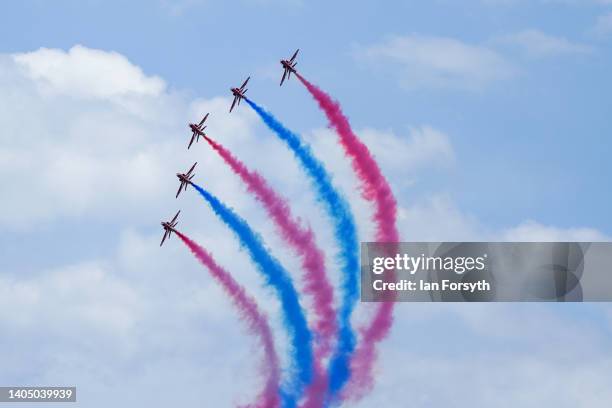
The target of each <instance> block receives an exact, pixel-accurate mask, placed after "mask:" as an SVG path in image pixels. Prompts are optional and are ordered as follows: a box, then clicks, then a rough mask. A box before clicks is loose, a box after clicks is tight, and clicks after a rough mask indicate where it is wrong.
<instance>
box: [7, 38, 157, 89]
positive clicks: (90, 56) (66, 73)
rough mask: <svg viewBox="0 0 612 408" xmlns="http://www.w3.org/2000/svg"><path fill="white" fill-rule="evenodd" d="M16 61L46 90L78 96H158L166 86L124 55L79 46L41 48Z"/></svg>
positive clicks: (19, 57)
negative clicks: (147, 74)
mask: <svg viewBox="0 0 612 408" xmlns="http://www.w3.org/2000/svg"><path fill="white" fill-rule="evenodd" d="M13 58H14V60H15V61H16V62H17V63H18V64H19V65H21V66H22V67H23V69H24V70H25V71H26V73H27V75H28V76H29V77H30V78H32V79H34V80H35V81H36V82H37V83H38V84H40V85H41V86H43V87H44V89H46V90H49V91H50V92H57V93H62V94H67V95H71V96H78V97H92V98H101V99H106V98H113V97H120V96H130V95H134V96H136V95H144V96H157V95H159V94H160V93H162V92H163V91H164V89H165V87H166V85H165V83H164V81H162V80H161V79H160V78H159V77H148V76H146V75H145V74H144V73H143V72H142V70H141V69H140V68H139V67H137V66H135V65H133V64H132V63H130V62H129V61H128V59H127V58H125V57H124V56H123V55H121V54H118V53H115V52H107V51H99V50H94V49H90V48H86V47H83V46H81V45H75V46H74V47H72V48H71V49H70V50H69V51H68V52H64V51H62V50H57V49H48V48H41V49H39V50H37V51H33V52H28V53H23V54H15V55H14V56H13Z"/></svg>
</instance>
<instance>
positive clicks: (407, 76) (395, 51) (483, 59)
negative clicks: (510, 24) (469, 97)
mask: <svg viewBox="0 0 612 408" xmlns="http://www.w3.org/2000/svg"><path fill="white" fill-rule="evenodd" d="M355 55H356V56H357V57H358V58H360V59H362V60H366V61H369V62H372V63H374V64H382V65H385V66H388V65H389V64H391V65H392V69H393V70H394V71H397V72H398V75H399V76H400V79H401V82H402V84H404V85H405V86H407V87H418V86H433V87H443V88H463V89H479V88H482V87H484V86H486V85H489V84H490V83H492V82H495V81H500V80H505V79H508V78H510V77H512V76H514V75H515V74H516V72H517V69H516V68H515V67H514V66H513V64H512V63H510V62H509V61H508V60H506V59H505V58H504V57H503V56H502V55H500V54H499V53H497V52H496V51H495V50H493V49H491V48H488V47H486V46H484V45H478V44H468V43H466V42H463V41H460V40H458V39H455V38H449V37H433V36H421V35H407V36H393V37H390V38H388V39H387V40H385V41H383V42H381V43H379V44H374V45H370V46H365V47H360V48H358V49H357V51H356V52H355Z"/></svg>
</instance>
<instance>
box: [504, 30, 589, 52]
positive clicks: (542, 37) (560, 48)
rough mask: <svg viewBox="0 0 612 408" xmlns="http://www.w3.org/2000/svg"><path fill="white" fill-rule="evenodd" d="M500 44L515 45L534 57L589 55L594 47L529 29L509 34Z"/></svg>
mask: <svg viewBox="0 0 612 408" xmlns="http://www.w3.org/2000/svg"><path fill="white" fill-rule="evenodd" d="M497 40H498V41H499V42H502V43H506V44H511V45H515V46H517V47H519V48H521V49H522V50H523V51H524V52H525V53H527V54H528V55H529V56H532V57H553V56H558V55H567V54H589V53H592V52H593V47H591V46H590V45H586V44H580V43H576V42H572V41H570V40H568V39H566V38H563V37H555V36H552V35H549V34H546V33H543V32H542V31H539V30H534V29H529V30H523V31H520V32H518V33H514V34H508V35H505V36H503V37H500V38H498V39H497Z"/></svg>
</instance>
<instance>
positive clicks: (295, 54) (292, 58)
mask: <svg viewBox="0 0 612 408" xmlns="http://www.w3.org/2000/svg"><path fill="white" fill-rule="evenodd" d="M298 52H300V49H299V48H298V49H297V50H296V51H295V53H294V54H293V57H291V59H290V60H289V62H293V60H295V57H297V55H298Z"/></svg>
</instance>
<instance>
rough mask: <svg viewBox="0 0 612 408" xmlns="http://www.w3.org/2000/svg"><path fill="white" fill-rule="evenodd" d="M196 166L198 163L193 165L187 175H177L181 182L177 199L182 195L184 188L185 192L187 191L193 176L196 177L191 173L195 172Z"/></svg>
mask: <svg viewBox="0 0 612 408" xmlns="http://www.w3.org/2000/svg"><path fill="white" fill-rule="evenodd" d="M196 164H198V162H195V163H193V166H191V168H190V169H189V171H188V172H187V173H176V177H178V179H179V180H180V181H181V185H180V186H179V189H178V191H177V192H176V198H178V196H179V194H181V190H183V187H184V190H185V191H187V186H188V185H189V184H191V179H192V178H193V176H195V174H191V172H192V171H193V169H195V166H196Z"/></svg>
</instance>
